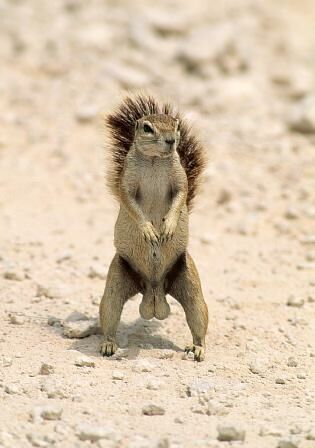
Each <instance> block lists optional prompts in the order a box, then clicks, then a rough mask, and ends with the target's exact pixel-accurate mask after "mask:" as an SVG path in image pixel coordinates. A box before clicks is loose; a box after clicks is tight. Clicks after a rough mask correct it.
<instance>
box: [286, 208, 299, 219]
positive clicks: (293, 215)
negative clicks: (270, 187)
mask: <svg viewBox="0 0 315 448" xmlns="http://www.w3.org/2000/svg"><path fill="white" fill-rule="evenodd" d="M284 217H285V218H286V219H298V218H299V213H298V211H297V210H295V209H294V208H288V209H287V210H286V211H285V214H284Z"/></svg>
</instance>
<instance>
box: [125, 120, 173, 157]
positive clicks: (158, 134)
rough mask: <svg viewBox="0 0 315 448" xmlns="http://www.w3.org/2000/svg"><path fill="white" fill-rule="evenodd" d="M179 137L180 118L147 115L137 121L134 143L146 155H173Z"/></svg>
mask: <svg viewBox="0 0 315 448" xmlns="http://www.w3.org/2000/svg"><path fill="white" fill-rule="evenodd" d="M179 139H180V130H179V120H178V119H176V118H173V117H171V116H170V115H164V114H157V115H147V116H145V117H142V118H140V119H139V120H137V121H136V125H135V136H134V142H133V145H134V147H135V148H136V149H137V151H139V152H141V153H142V154H144V155H146V156H151V157H161V158H165V157H169V156H171V155H172V154H173V153H174V151H176V148H177V146H178V143H179Z"/></svg>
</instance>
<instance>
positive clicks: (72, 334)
mask: <svg viewBox="0 0 315 448" xmlns="http://www.w3.org/2000/svg"><path fill="white" fill-rule="evenodd" d="M100 332H101V330H100V327H99V324H98V319H88V320H79V321H70V322H66V321H65V322H64V324H63V334H64V336H66V337H67V338H71V339H72V338H77V339H81V338H86V337H88V336H91V335H93V334H100Z"/></svg>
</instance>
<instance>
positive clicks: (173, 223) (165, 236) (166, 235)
mask: <svg viewBox="0 0 315 448" xmlns="http://www.w3.org/2000/svg"><path fill="white" fill-rule="evenodd" d="M176 227H177V220H176V219H175V218H170V217H167V216H166V217H165V218H163V226H162V231H161V237H160V240H161V242H162V243H164V242H165V241H169V240H171V239H172V238H173V236H174V233H175V230H176Z"/></svg>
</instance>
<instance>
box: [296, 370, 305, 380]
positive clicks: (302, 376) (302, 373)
mask: <svg viewBox="0 0 315 448" xmlns="http://www.w3.org/2000/svg"><path fill="white" fill-rule="evenodd" d="M296 377H297V378H298V379H299V380H305V379H306V373H305V372H303V371H301V372H298V373H297V374H296Z"/></svg>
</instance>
